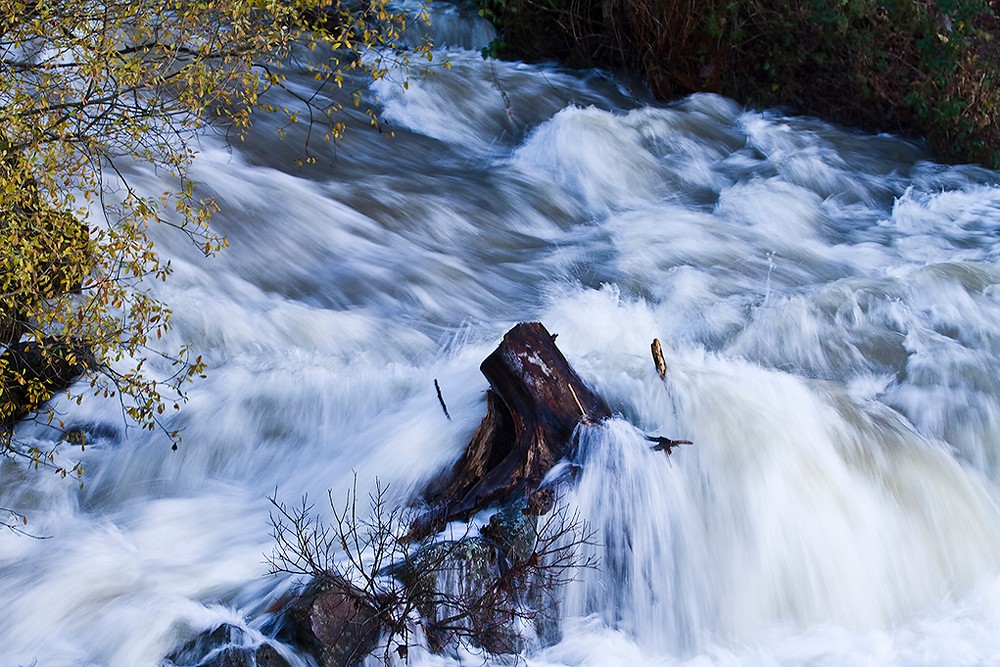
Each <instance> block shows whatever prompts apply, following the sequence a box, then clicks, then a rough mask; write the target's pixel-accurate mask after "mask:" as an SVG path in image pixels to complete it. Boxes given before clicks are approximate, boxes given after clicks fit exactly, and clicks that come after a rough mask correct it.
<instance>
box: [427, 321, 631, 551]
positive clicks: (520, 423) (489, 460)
mask: <svg viewBox="0 0 1000 667" xmlns="http://www.w3.org/2000/svg"><path fill="white" fill-rule="evenodd" d="M480 370H481V371H482V372H483V375H485V376H486V379H487V380H489V381H490V389H489V390H487V393H486V416H485V417H484V418H483V421H482V423H480V425H479V428H478V429H477V430H476V433H475V434H474V435H473V436H472V440H471V442H469V444H468V446H467V447H466V449H465V453H464V454H463V455H462V458H461V459H459V461H458V463H457V464H456V465H455V467H454V468H453V469H452V470H451V472H450V473H449V474H447V475H445V476H443V477H442V478H439V479H438V480H437V482H436V483H434V484H433V485H432V486H431V487H430V488H429V489H428V490H427V491H426V492H425V498H426V500H427V501H428V502H429V503H430V505H431V507H432V509H431V510H430V511H429V512H428V513H427V514H425V515H424V516H423V517H421V518H420V519H418V520H417V521H416V522H415V523H414V525H413V526H412V527H411V535H412V536H414V537H420V536H423V535H427V534H429V533H431V532H434V531H436V530H439V529H440V528H441V527H443V526H444V525H445V524H446V523H447V522H449V521H453V520H467V519H468V518H469V517H470V516H472V515H473V514H474V513H475V512H477V511H479V510H480V509H483V508H485V507H487V506H489V505H491V504H494V503H495V502H497V501H499V500H505V499H507V498H510V497H512V496H513V495H515V494H524V495H527V496H529V504H528V505H529V509H528V511H531V509H532V506H533V505H537V504H541V503H544V502H545V500H544V498H543V497H540V496H536V497H535V498H531V497H530V496H531V495H532V494H533V493H534V492H535V491H536V490H537V488H538V485H539V483H540V482H541V481H542V478H543V477H544V476H545V474H546V473H547V472H548V471H549V469H550V468H551V467H552V466H553V465H554V464H555V463H556V462H557V461H559V460H560V459H562V458H563V457H565V456H566V455H567V454H568V453H569V450H570V448H571V446H572V445H571V442H570V441H571V439H572V436H573V431H574V429H575V428H576V426H577V425H578V424H579V423H580V422H581V421H582V422H584V423H594V422H598V421H601V420H603V419H605V418H607V417H609V416H610V415H611V410H610V409H609V408H608V406H607V404H606V403H605V402H604V399H602V398H601V397H600V396H599V395H598V394H596V393H595V392H593V391H591V390H590V388H588V387H587V385H585V384H584V383H583V381H582V380H581V379H580V377H579V376H578V375H577V374H576V372H575V371H574V370H573V368H572V367H571V366H570V365H569V362H568V361H566V358H565V357H564V356H563V355H562V353H561V352H560V351H559V349H558V348H557V347H556V345H555V336H553V335H551V334H550V333H549V332H548V331H546V329H545V327H544V326H542V325H541V324H540V323H538V322H530V323H522V324H518V325H517V326H515V327H514V328H513V329H511V330H510V331H508V332H507V334H506V335H505V336H504V338H503V342H501V343H500V346H499V347H498V348H497V349H496V350H495V351H494V352H493V353H492V354H491V355H490V356H488V357H487V358H486V360H485V361H483V363H482V365H481V366H480ZM545 509H547V508H545ZM542 511H544V509H543V510H542Z"/></svg>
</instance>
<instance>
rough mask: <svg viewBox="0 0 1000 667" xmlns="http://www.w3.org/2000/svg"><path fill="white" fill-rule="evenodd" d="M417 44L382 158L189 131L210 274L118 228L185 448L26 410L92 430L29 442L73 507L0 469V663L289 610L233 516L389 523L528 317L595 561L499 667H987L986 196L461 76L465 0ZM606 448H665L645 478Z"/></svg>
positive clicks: (433, 661)
mask: <svg viewBox="0 0 1000 667" xmlns="http://www.w3.org/2000/svg"><path fill="white" fill-rule="evenodd" d="M434 19H435V23H434V25H435V27H434V28H433V30H435V31H436V33H435V37H436V38H437V43H439V44H441V45H442V46H441V47H440V48H439V50H438V52H437V57H438V58H439V59H447V60H448V61H450V62H451V64H452V69H451V70H450V71H439V72H436V73H434V74H433V75H431V76H428V77H426V78H423V79H419V80H411V81H410V82H409V86H408V88H409V89H408V90H407V91H405V92H404V91H403V88H402V86H401V85H399V80H398V79H389V80H384V81H380V82H377V83H370V82H368V83H365V86H366V88H365V90H366V95H367V97H368V98H369V99H370V100H374V99H375V98H377V99H378V100H379V102H378V104H379V107H378V108H379V110H380V113H381V117H382V119H383V120H384V121H385V123H386V124H387V125H386V127H388V128H391V129H392V132H393V136H392V137H388V136H386V135H387V133H385V132H384V133H382V134H379V133H377V132H375V131H374V130H372V129H371V128H369V127H367V126H366V124H365V123H364V122H356V123H355V122H352V124H351V127H350V128H349V131H348V136H347V139H346V140H345V142H344V143H343V144H342V145H341V146H340V147H339V148H337V150H336V151H334V150H333V148H332V147H331V148H330V150H329V152H328V153H324V154H322V155H321V159H320V161H319V164H318V165H316V166H315V167H313V168H311V169H310V168H307V169H300V168H297V167H295V166H294V158H295V157H296V156H297V155H298V150H299V149H298V145H297V143H296V141H297V140H301V139H302V136H301V135H300V134H299V130H298V129H296V128H293V129H292V131H291V132H290V134H289V136H288V138H286V139H285V140H284V141H279V140H278V139H277V138H276V137H275V136H274V133H273V126H272V125H271V121H268V120H267V119H262V120H261V122H260V123H259V126H258V130H257V131H256V133H255V134H254V135H253V136H252V137H251V138H250V141H249V142H248V143H247V144H246V145H237V146H231V147H227V146H223V145H222V143H221V141H220V140H219V139H218V138H216V137H212V136H207V137H205V139H204V141H203V146H202V152H201V154H200V155H199V157H198V158H197V160H196V162H195V165H194V172H193V174H194V177H195V178H196V179H197V180H199V181H201V182H202V183H204V186H203V187H204V191H205V192H206V193H210V194H213V195H214V196H215V197H216V199H217V201H218V202H219V204H220V207H221V212H220V213H219V214H217V216H216V219H215V224H216V225H217V230H218V231H219V232H221V233H223V234H225V235H226V236H227V237H228V239H229V241H230V244H231V247H230V248H229V249H228V250H226V251H225V252H223V253H222V254H221V255H220V256H218V257H216V258H210V259H206V258H203V257H201V256H200V254H199V253H198V252H197V250H196V249H193V248H191V247H189V246H188V245H187V243H186V240H185V239H184V238H182V237H179V236H178V235H174V234H171V233H170V230H167V229H162V230H154V231H153V234H154V236H155V239H156V241H157V243H158V245H159V247H160V248H161V249H162V252H163V253H164V254H165V255H166V256H167V257H169V258H170V259H171V262H172V266H173V267H174V275H173V276H172V278H171V279H170V280H169V281H168V282H167V283H165V284H164V285H162V286H156V287H155V289H156V290H157V292H158V294H160V295H161V296H162V297H163V298H164V299H165V300H166V301H167V302H168V303H169V304H170V305H171V307H172V308H173V311H174V319H173V321H174V323H175V326H174V329H173V331H172V332H171V334H170V337H169V340H168V341H166V342H167V343H169V344H175V343H179V342H189V343H191V344H192V345H193V347H194V348H195V349H196V350H197V352H198V353H199V354H202V355H204V357H205V359H206V361H207V362H208V365H209V371H208V374H207V378H206V379H204V380H201V381H199V382H198V383H197V384H196V385H194V386H192V387H191V390H190V398H189V401H188V402H187V404H185V405H184V407H183V409H182V410H181V411H180V412H179V413H178V414H176V415H173V416H171V417H170V421H169V425H170V426H171V428H174V427H176V428H181V429H183V437H184V439H183V442H182V443H181V446H180V447H179V449H178V450H177V451H176V452H174V451H171V449H170V446H169V442H168V441H167V440H166V438H165V437H164V436H162V435H161V434H159V433H148V432H140V431H137V430H135V429H134V428H128V427H126V425H125V424H124V423H123V421H122V418H121V409H120V406H117V405H115V404H114V403H113V402H112V401H103V400H98V399H93V398H89V399H87V400H85V401H84V402H83V404H82V405H81V406H79V407H78V406H76V405H70V404H68V403H65V402H59V401H57V403H56V407H57V409H58V410H59V411H60V412H61V413H63V414H64V415H65V416H64V419H65V420H66V421H67V422H68V423H69V424H70V425H71V426H74V427H77V428H81V429H83V430H86V431H87V432H88V433H90V435H91V444H90V446H88V447H87V449H86V451H84V452H82V453H81V452H80V451H79V450H73V449H72V448H64V455H65V456H66V457H67V458H68V459H70V460H76V459H78V458H82V460H83V462H84V464H85V467H86V470H87V473H86V476H85V478H84V484H83V487H82V488H79V487H78V485H76V484H75V483H71V482H69V481H66V480H62V479H59V478H57V477H54V476H52V475H49V474H48V473H46V472H44V471H41V472H35V471H29V470H25V469H24V467H23V466H20V465H16V464H14V463H12V462H9V461H3V462H0V506H3V507H9V508H12V509H16V510H17V511H19V512H23V513H24V514H26V515H27V516H28V517H29V518H30V522H29V529H30V531H31V532H32V534H34V535H38V536H44V537H46V538H48V539H44V540H35V539H30V538H25V537H23V536H19V535H16V534H14V533H10V532H7V531H4V532H0V600H2V602H0V609H2V610H3V614H2V618H3V619H4V620H3V622H2V623H0V667H6V666H7V665H10V666H12V667H13V666H17V665H23V666H27V665H37V666H38V667H50V666H51V667H66V666H68V665H72V666H81V667H82V666H87V667H91V666H101V667H105V666H106V667H135V666H155V665H159V663H160V661H161V660H162V658H163V657H164V656H165V655H167V654H168V653H169V652H170V651H171V650H172V649H174V648H176V647H177V646H178V645H180V644H183V643H184V642H185V641H187V640H188V639H190V638H191V637H193V636H195V635H196V634H198V633H199V632H202V631H204V630H206V629H211V628H212V627H214V626H215V625H218V624H219V623H221V622H230V623H234V624H237V625H239V626H241V627H245V628H247V629H248V631H249V632H251V634H253V633H259V631H260V628H261V627H262V626H263V625H264V623H265V622H266V621H267V619H268V618H269V611H268V610H269V609H270V608H271V605H272V604H273V603H274V602H275V601H276V600H278V599H279V598H280V597H281V596H282V595H283V594H285V593H286V592H287V591H288V590H289V589H290V588H291V587H292V586H293V585H294V584H295V581H294V580H292V579H291V578H289V577H275V576H270V575H268V567H267V565H266V563H265V556H266V555H267V554H269V553H270V551H271V540H270V536H269V522H268V513H269V508H270V505H269V503H268V500H267V499H268V497H269V496H271V495H273V494H276V495H277V496H278V497H279V498H281V499H283V500H286V501H289V502H292V503H294V502H296V501H297V500H298V499H299V498H300V497H301V496H303V495H305V494H308V495H309V496H310V497H312V498H324V497H325V495H326V492H327V490H329V489H332V490H334V492H335V493H337V494H341V493H343V492H344V491H345V490H346V489H348V488H349V487H350V486H351V484H352V480H353V479H354V478H355V476H356V477H357V480H358V484H359V488H360V490H361V492H362V493H364V492H365V491H367V490H370V489H372V488H373V487H374V483H375V479H376V478H377V479H379V480H380V481H381V482H382V483H387V484H389V487H390V494H391V496H392V498H393V499H394V500H395V501H397V502H401V503H402V502H406V501H407V500H408V499H409V498H410V497H411V495H412V494H413V493H415V492H416V491H418V490H419V489H420V488H421V487H422V485H423V484H424V483H425V482H426V481H428V480H429V479H432V478H433V477H434V476H435V475H436V474H437V473H438V472H440V471H441V470H443V469H445V468H446V467H447V466H448V465H449V464H450V463H451V462H453V461H454V460H455V459H456V458H457V457H458V456H459V454H460V452H461V450H462V448H463V447H464V445H465V444H466V442H467V441H468V439H469V437H470V435H471V433H472V432H473V431H474V429H475V427H476V425H477V424H478V422H479V420H480V418H481V417H482V414H483V411H484V399H483V392H484V390H485V389H486V381H485V379H484V378H483V377H482V376H481V375H480V374H479V371H478V365H479V363H480V361H481V360H482V359H483V358H485V356H486V355H488V354H489V353H490V352H491V351H492V350H493V349H494V347H495V346H496V344H497V343H498V342H499V339H500V337H501V336H502V334H503V333H504V331H506V330H507V329H508V328H509V327H510V326H512V325H513V324H514V323H516V322H518V321H528V320H538V321H542V322H543V323H544V324H545V325H546V327H547V328H548V329H549V330H550V331H553V332H556V333H558V334H559V339H558V344H559V346H560V348H561V349H562V350H563V352H564V353H565V355H566V357H567V358H568V359H569V360H570V362H571V363H572V364H573V365H574V367H575V368H576V369H577V371H578V372H579V373H580V374H581V376H582V377H584V378H585V379H586V381H587V382H588V383H589V384H591V385H592V386H593V387H594V388H595V389H596V390H597V391H599V392H600V393H602V394H603V396H604V397H605V398H606V399H607V401H608V402H609V404H610V405H611V407H612V409H613V410H614V412H615V413H616V415H617V416H618V417H617V418H616V419H614V420H612V421H611V422H609V423H607V424H605V425H603V426H600V427H593V428H587V429H584V430H583V431H582V432H581V434H580V444H579V448H578V451H577V452H576V453H575V454H574V461H575V463H578V464H579V466H580V470H581V472H580V474H579V476H578V478H577V481H576V484H575V486H574V487H573V488H572V489H571V490H569V491H568V495H567V501H568V502H570V503H571V505H572V506H574V507H576V508H578V509H579V510H580V511H581V513H582V515H583V516H584V517H585V518H587V520H588V521H590V522H591V524H592V525H593V526H594V528H595V529H597V530H598V534H599V536H600V540H599V542H600V546H598V547H595V549H596V551H595V554H596V555H597V556H598V557H599V558H600V560H601V562H602V567H601V568H600V569H598V570H588V571H584V572H581V573H580V576H579V578H578V580H577V581H576V582H574V583H573V584H571V585H569V586H567V588H566V589H565V590H564V591H563V594H562V595H563V597H562V615H563V620H562V639H561V640H560V641H559V642H558V643H556V644H555V645H552V646H533V647H531V648H530V649H529V650H528V651H527V652H526V654H525V655H524V656H522V657H523V659H524V660H525V661H526V663H527V664H528V665H531V666H532V667H554V666H584V665H594V666H596V665H601V666H614V665H621V666H623V667H624V666H625V665H636V664H648V665H664V666H667V665H670V666H675V665H677V666H679V665H684V666H686V667H708V666H720V667H721V666H726V667H729V666H734V667H735V666H762V665H768V666H770V665H775V666H777V665H781V666H789V667H791V666H796V665H815V666H817V667H818V666H821V665H822V666H824V667H825V666H833V665H843V666H853V665H861V664H865V665H877V666H880V667H889V666H903V665H906V666H911V665H914V666H915V665H927V666H933V665H993V664H1000V632H998V628H1000V508H998V504H997V500H998V492H1000V378H998V375H997V372H996V369H998V368H1000V174H997V173H996V172H991V171H988V170H984V169H980V168H977V167H971V166H945V165H941V164H937V163H935V162H934V161H933V160H932V158H931V156H930V155H928V154H927V153H926V151H925V150H924V149H923V148H922V146H921V145H919V144H918V143H914V142H910V141H905V140H901V139H898V138H895V137H890V136H869V135H862V134H858V133H855V132H852V131H850V130H848V129H844V128H837V127H832V126H830V125H827V124H824V123H822V122H819V121H816V120H813V119H809V118H797V117H790V116H786V115H782V113H780V112H777V111H767V110H764V111H761V110H753V109H747V108H743V107H741V106H739V105H737V104H735V103H733V102H732V101H730V100H726V99H723V98H720V97H716V96H711V95H696V96H692V97H689V98H686V99H684V100H680V101H678V102H676V103H673V104H669V105H664V104H656V103H653V102H652V101H651V100H649V99H648V98H646V97H645V96H644V94H643V93H642V92H641V87H639V86H637V85H636V84H635V82H631V81H629V80H628V79H627V78H625V77H622V76H613V75H611V74H609V73H606V72H599V71H573V70H567V69H563V68H559V67H557V66H554V65H551V64H541V65H526V64H522V63H505V62H493V61H484V60H483V59H482V58H481V56H480V54H479V48H480V47H481V46H482V45H483V44H485V43H486V42H487V41H488V40H489V39H490V37H491V32H490V30H489V27H488V26H486V25H485V24H484V23H482V22H480V21H478V19H476V18H475V16H474V11H472V10H470V9H469V8H453V7H440V8H437V9H436V10H435V14H434ZM289 74H290V82H291V83H292V84H293V85H302V86H305V85H307V83H308V82H307V80H306V77H305V76H304V75H301V76H300V77H299V78H296V74H295V73H294V72H290V73H289ZM130 178H131V179H132V181H133V182H134V183H135V185H136V186H137V187H140V188H144V189H147V190H148V191H150V192H159V191H161V190H162V189H163V182H162V180H161V179H162V176H160V175H158V174H156V173H154V172H152V171H149V170H144V169H143V168H142V167H141V166H138V165H137V166H134V167H132V169H131V172H130ZM654 337H655V338H659V339H660V340H661V341H662V342H663V343H664V346H665V348H666V358H667V364H668V366H669V369H668V373H667V378H666V381H665V382H664V381H661V380H660V378H659V377H658V375H657V374H656V371H655V369H654V367H653V364H652V361H651V359H650V358H649V344H650V341H651V340H652V339H653V338H654ZM161 370H163V371H165V372H166V371H168V370H169V367H168V366H164V367H163V368H162V369H161ZM435 379H437V380H438V381H439V383H440V386H441V387H442V390H443V395H444V398H445V399H446V401H447V404H448V408H449V411H450V413H451V415H452V417H453V419H452V420H450V421H449V420H448V419H446V418H445V417H444V415H443V414H442V411H441V409H440V406H439V404H438V401H437V397H436V393H435V390H434V385H433V382H434V380H435ZM642 433H657V434H663V435H667V436H670V437H676V438H684V439H688V440H692V441H694V443H695V444H694V445H693V446H690V447H683V448H679V449H677V450H675V452H674V454H673V455H672V456H671V457H670V458H669V459H667V457H665V456H664V454H663V453H662V452H654V451H650V450H649V449H648V443H646V442H645V441H644V440H642V437H641V434H642ZM22 437H24V438H26V439H28V441H29V442H30V441H31V439H32V438H34V439H35V442H38V443H41V444H43V445H44V444H51V443H52V442H53V441H54V439H55V437H56V436H55V435H54V434H52V433H51V432H50V431H49V430H46V429H43V428H40V427H30V426H26V427H25V428H24V429H23V430H22ZM253 636H257V637H259V636H260V635H259V634H255V635H253ZM478 660H479V658H477V657H476V656H474V655H448V656H434V655H430V654H428V653H426V652H421V651H413V652H411V654H410V662H411V664H415V665H438V666H444V665H448V666H452V665H459V664H478ZM303 664H304V663H303ZM373 664H374V663H373Z"/></svg>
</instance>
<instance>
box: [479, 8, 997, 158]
mask: <svg viewBox="0 0 1000 667" xmlns="http://www.w3.org/2000/svg"><path fill="white" fill-rule="evenodd" d="M481 3H482V4H481V9H482V14H483V15H484V16H485V17H487V18H489V19H490V20H492V21H493V22H494V24H495V25H497V27H498V29H499V31H500V33H501V40H502V42H497V43H496V44H495V45H494V47H496V48H495V49H494V51H496V52H497V53H498V54H499V55H502V56H509V57H516V58H525V59H528V60H538V59H545V58H556V59H559V60H561V61H563V62H565V63H567V64H569V65H571V66H602V67H628V68H633V69H638V70H639V71H641V72H643V73H644V74H645V76H646V78H647V80H648V82H649V86H650V88H651V90H652V91H653V93H654V94H656V95H657V96H658V97H660V98H662V99H671V98H675V97H678V96H681V95H685V94H688V93H692V92H697V91H710V92H717V93H720V94H722V95H726V96H729V97H733V98H735V99H737V100H740V101H741V102H744V103H749V104H754V105H759V106H787V107H790V108H792V109H793V110H794V111H796V112H799V113H805V114H811V115H817V116H821V117H824V118H827V119H830V120H833V121H836V122H840V123H845V124H849V125H853V126H856V127H859V128H863V129H867V130H875V131H888V132H897V133H902V134H909V135H918V134H919V135H923V136H925V137H926V139H927V141H928V143H929V144H930V145H931V147H932V148H933V149H934V150H935V151H936V152H937V153H938V155H939V156H940V157H941V158H943V159H946V160H950V161H959V162H977V163H980V164H984V165H986V166H990V167H993V168H1000V122H998V121H997V119H996V117H995V114H996V111H997V109H998V108H1000V17H998V8H1000V2H997V0H993V2H992V3H991V2H990V0H883V1H882V2H877V1H875V0H481Z"/></svg>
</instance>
